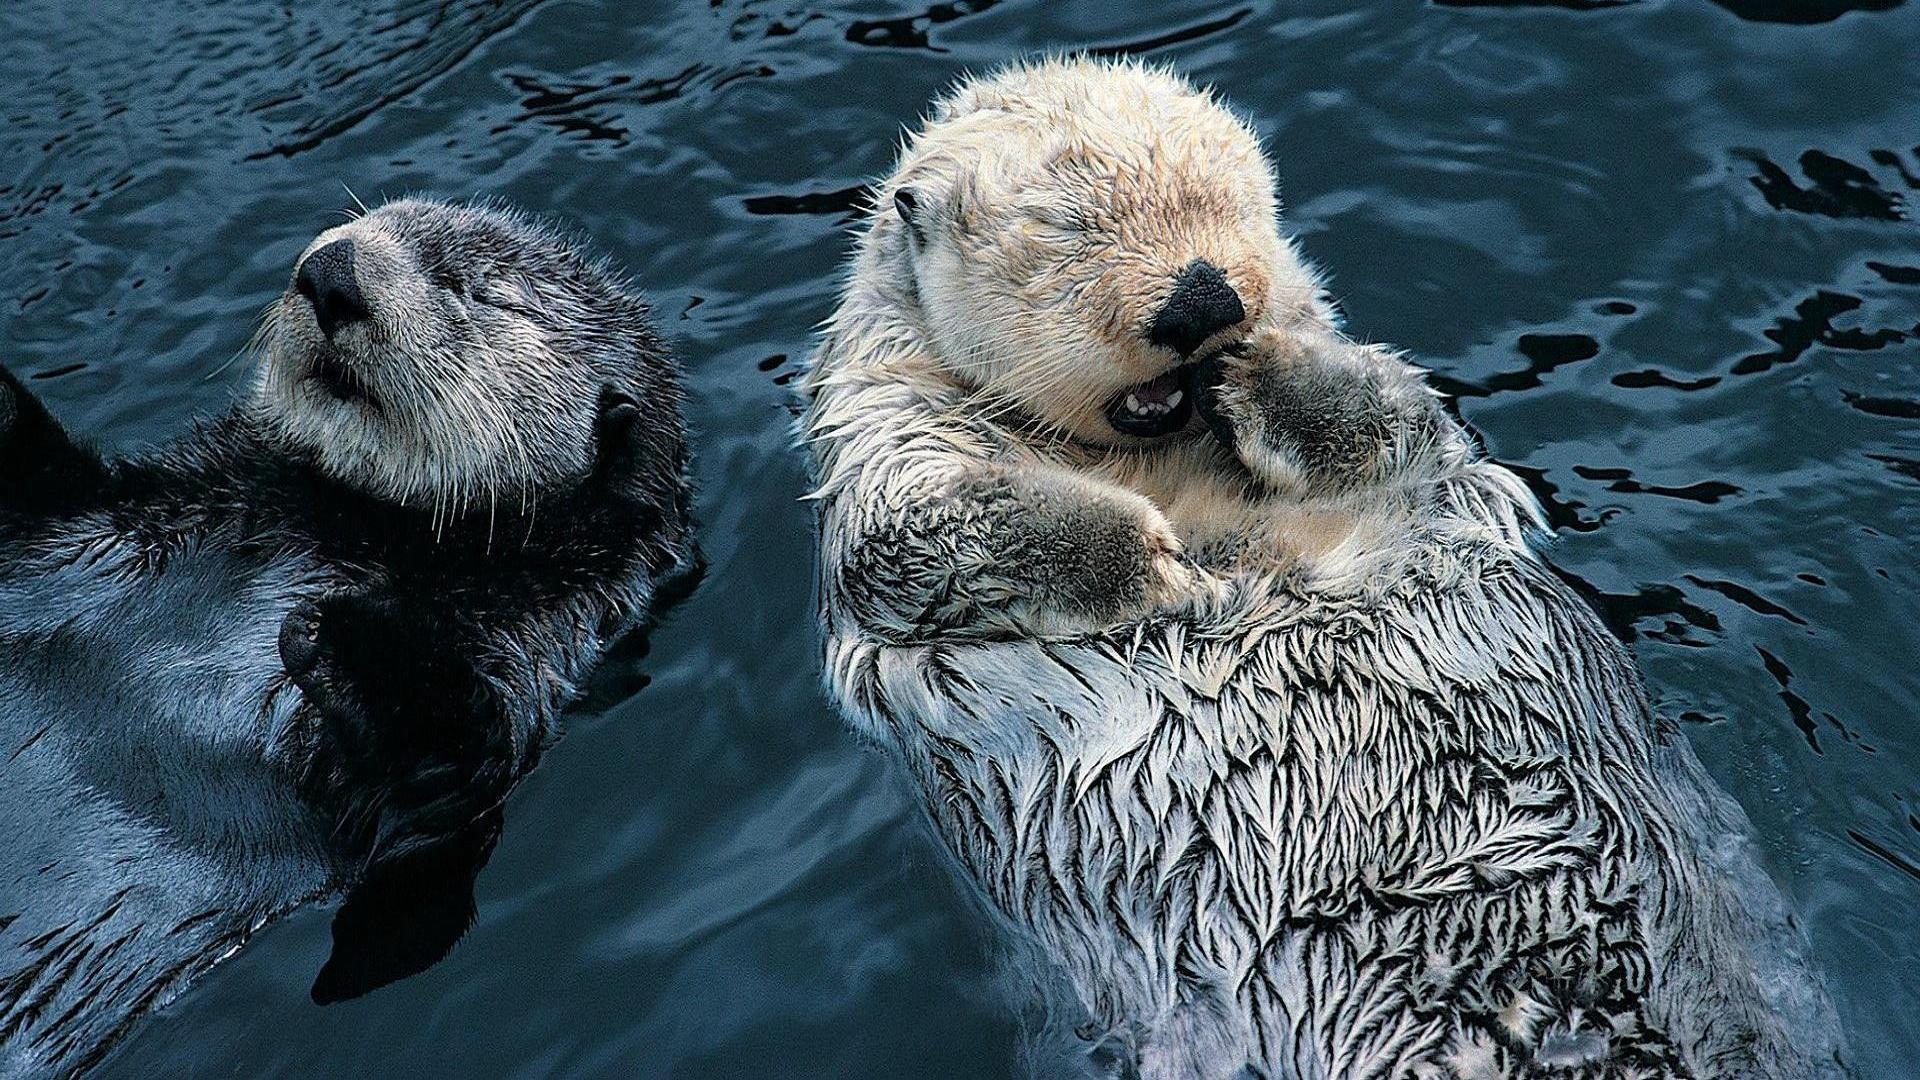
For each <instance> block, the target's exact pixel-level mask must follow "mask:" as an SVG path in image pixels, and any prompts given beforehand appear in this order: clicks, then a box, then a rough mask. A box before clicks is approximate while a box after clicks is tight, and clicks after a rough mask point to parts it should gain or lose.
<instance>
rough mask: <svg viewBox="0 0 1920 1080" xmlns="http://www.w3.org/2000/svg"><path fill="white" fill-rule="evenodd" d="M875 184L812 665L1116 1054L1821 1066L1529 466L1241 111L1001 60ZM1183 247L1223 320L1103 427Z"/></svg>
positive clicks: (1432, 1066)
mask: <svg viewBox="0 0 1920 1080" xmlns="http://www.w3.org/2000/svg"><path fill="white" fill-rule="evenodd" d="M902 191H905V192H907V193H908V197H907V198H906V199H905V200H899V199H897V196H898V194H899V193H900V192H902ZM878 202H879V211H878V212H877V213H876V214H875V216H874V218H873V220H872V223H871V225H870V227H869V229H868V231H867V232H866V234H865V236H864V237H863V239H862V241H861V244H860V248H859V251H858V254H857V256H856V258H855V261H854V264H853V267H852V273H851V277H850V280H849V281H848V283H847V286H846V291H845V295H844V297H843V300H842V303H841V305H840V308H839V310H838V311H837V312H836V313H835V315H834V316H833V318H832V319H831V320H830V321H829V323H828V325H827V328H826V332H825V336H824V340H823V341H822V343H821V346H820V349H819V351H818V353H817V354H816V355H815V357H814V363H813V367H812V369H811V371H810V374H809V376H808V380H807V383H806V389H807V392H808V394H809V399H810V400H809V408H808V411H807V413H806V416H805V418H804V422H803V424H804V433H805V437H806V439H807V441H808V443H809V445H810V446H811V448H812V449H813V451H814V453H815V455H816V458H817V462H818V477H819V488H818V492H817V498H818V499H819V500H820V508H821V550H822V578H823V602H824V616H825V622H826V630H827V679H828V684H829V687H830V689H831V692H832V693H833V695H834V696H835V697H836V699H837V700H838V701H839V702H840V703H841V705H842V707H843V708H844V710H845V712H846V714H847V715H848V717H849V718H850V719H851V721H852V722H853V723H854V724H855V725H856V726H857V727H858V728H859V729H860V730H861V731H863V732H864V733H866V734H867V735H869V736H871V737H872V738H874V739H875V740H876V741H878V742H879V743H880V744H881V745H883V746H885V747H886V748H888V750H889V751H890V752H892V753H893V754H894V755H896V756H897V757H898V759H899V760H900V761H902V762H903V763H904V765H905V766H906V768H907V769H908V770H909V771H910V773H911V775H912V777H913V778H914V781H915V782H916V784H917V785H918V787H919V788H920V790H921V793H922V794H923V796H924V800H925V805H926V809H927V811H928V814H929V816H930V818H931V820H932V822H933V824H934V825H935V827H936V829H937V830H938V831H939V833H940V835H941V836H942V838H943V839H944V840H945V842H946V843H947V845H948V846H949V848H950V849H951V850H952V851H953V853H954V855H955V856H956V858H957V860H958V862H959V864H960V865H961V867H963V868H964V870H965V872H966V873H967V874H968V875H969V876H970V877H971V878H972V880H973V881H974V882H976V883H977V884H978V885H979V886H980V888H981V889H982V890H983V891H984V892H985V894H986V895H987V897H988V898H989V899H990V900H991V901H992V903H993V904H994V906H995V907H996V908H997V909H998V910H999V911H1000V912H1001V913H1003V914H1004V915H1005V916H1006V918H1007V919H1008V921H1009V922H1010V924H1011V925H1012V926H1013V928H1014V929H1015V930H1016V932H1017V934H1018V936H1019V937H1020V938H1021V939H1023V940H1025V941H1027V942H1029V943H1030V944H1031V945H1032V946H1033V948H1034V950H1035V951H1036V952H1037V954H1038V955H1039V956H1040V957H1041V958H1042V959H1043V960H1044V961H1045V962H1046V963H1047V964H1048V965H1050V966H1052V967H1053V968H1055V969H1057V970H1059V971H1062V972H1064V973H1065V976H1066V978H1067V980H1068V982H1069V983H1070V984H1071V985H1072V986H1073V988H1074V989H1075V991H1076V992H1077V994H1078V996H1079V998H1080V1004H1081V1005H1082V1006H1083V1007H1084V1008H1085V1009H1086V1011H1087V1012H1088V1013H1089V1014H1090V1015H1091V1017H1092V1018H1093V1020H1094V1022H1095V1028H1096V1030H1098V1031H1100V1032H1103V1033H1104V1034H1105V1035H1106V1036H1107V1038H1108V1039H1109V1040H1117V1041H1118V1042H1119V1043H1121V1044H1122V1045H1124V1046H1125V1047H1127V1048H1128V1049H1129V1050H1130V1053H1131V1057H1132V1059H1133V1060H1134V1061H1135V1062H1136V1063H1137V1065H1138V1067H1139V1068H1140V1070H1141V1073H1142V1074H1143V1075H1144V1076H1147V1077H1150V1078H1165V1077H1221V1078H1225V1077H1241V1076H1261V1077H1272V1078H1279V1077H1380V1078H1388V1077H1409V1076H1413V1077H1497V1076H1563V1077H1601V1076H1606V1077H1614V1076H1620V1077H1628V1076H1632V1077H1655V1076H1676V1075H1691V1076H1770V1077H1789V1076H1793V1077H1799V1076H1809V1075H1834V1074H1838V1073H1839V1072H1840V1071H1841V1069H1842V1066H1841V1065H1840V1064H1838V1058H1839V1054H1840V1047H1841V1042H1842V1040H1841V1037H1840V1035H1839V1033H1838V1031H1837V1030H1836V1029H1835V1027H1834V1022H1833V1017H1832V1013H1831V1009H1830V1007H1829V1006H1828V1005H1827V1004H1826V1001H1825V998H1824V996H1823V994H1822V991H1821V989H1820V986H1819V982H1818V980H1817V978H1815V977H1814V976H1813V975H1812V973H1811V972H1810V970H1809V969H1808V968H1807V967H1806V965H1805V963H1804V960H1803V957H1802V955H1801V946H1800V944H1799V942H1798V940H1797V938H1796V936H1795V934H1794V932H1793V931H1792V929H1791V927H1790V924H1789V921H1788V918H1787V915H1786V911H1785V908H1784V906H1783V904H1782V903H1781V901H1780V899H1779V897H1778V895H1777V893H1775V892H1774V891H1773V889H1772V887H1771V885H1770V884H1769V883H1768V882H1767V881H1766V879H1765V877H1764V875H1763V874H1761V873H1760V871H1759V870H1758V869H1757V866H1756V864H1755V863H1754V861H1753V859H1752V856H1751V853H1750V850H1749V848H1748V847H1747V845H1746V843H1745V841H1744V839H1743V838H1742V836H1743V833H1742V830H1743V828H1744V820H1743V818H1742V815H1741V814H1740V812H1739V810H1738V808H1737V807H1734V806H1733V805H1732V804H1731V803H1730V802H1729V801H1728V800H1727V799H1726V798H1725V797H1724V796H1722V795H1720V794H1719V793H1718V792H1716V791H1714V790H1713V789H1712V788H1711V785H1710V784H1708V783H1707V782H1706V780H1705V778H1704V776H1703V775H1702V774H1701V772H1700V770H1699V768H1698V765H1697V763H1696V762H1694V760H1693V758H1692V755H1691V753H1690V751H1689V750H1688V748H1687V746H1686V744H1685V742H1684V740H1683V739H1680V738H1678V737H1677V736H1675V735H1674V734H1673V733H1672V732H1671V731H1668V730H1664V729H1662V728H1660V727H1659V726H1658V725H1657V724H1656V722H1655V720H1654V718H1653V717H1652V716H1651V715H1650V713H1649V711H1648V709H1647V705H1646V699H1645V696H1644V693H1643V691H1642V689H1641V687H1640V684H1639V680H1638V677H1637V675H1636V674H1635V672H1634V671H1633V668H1632V664H1631V661H1630V658H1629V657H1628V656H1627V655H1626V654H1625V653H1624V651H1623V650H1622V649H1621V648H1620V647H1619V646H1618V645H1617V644H1616V643H1615V642H1614V641H1613V640H1612V639H1611V638H1610V637H1609V636H1608V635H1607V634H1606V632H1605V629H1604V628H1603V627H1602V626H1601V625H1600V623H1599V622H1598V620H1597V619H1596V618H1595V617H1594V615H1593V614H1592V612H1591V611H1590V610H1588V609H1587V608H1586V606H1585V605H1584V604H1583V603H1582V602H1581V601H1580V600H1579V599H1578V598H1577V597H1576V596H1575V595H1574V594H1573V593H1571V592H1570V591H1569V590H1568V588H1567V587H1566V586H1565V585H1564V584H1563V583H1562V582H1561V581H1560V580H1559V579H1558V578H1557V577H1556V576H1555V575H1554V574H1553V573H1552V572H1551V571H1550V570H1548V569H1547V568H1546V567H1545V566H1544V565H1543V564H1542V563H1541V562H1540V561H1539V560H1538V558H1537V557H1536V556H1535V555H1534V554H1533V552H1532V551H1531V549H1530V548H1529V536H1530V534H1531V533H1532V532H1534V531H1535V530H1536V529H1537V527H1538V523H1539V519H1538V511H1537V507H1536V506H1535V504H1534V501H1533V500H1532V498H1531V497H1530V496H1529V495H1528V493H1527V492H1526V491H1525V489H1524V488H1523V487H1522V486H1521V484H1520V483H1519V482H1518V481H1517V479H1516V478H1515V477H1514V476H1513V475H1512V474H1511V473H1509V472H1507V471H1506V470H1504V469H1501V468H1499V467H1498V466H1496V465H1494V464H1492V463H1490V462H1487V461H1485V460H1484V459H1482V458H1481V457H1480V456H1479V455H1478V453H1477V452H1476V451H1475V450H1474V448H1473V446H1472V445H1471V443H1470V441H1469V440H1468V439H1467V437H1466V436H1465V434H1464V433H1463V432H1462V431H1461V430H1460V429H1459V427H1458V426H1457V425H1456V424H1454V423H1453V422H1451V421H1450V420H1449V419H1447V418H1446V417H1445V416H1444V415H1443V414H1442V413H1441V412H1440V411H1439V410H1438V408H1437V407H1436V404H1435V401H1434V398H1433V396H1432V395H1431V393H1429V392H1428V391H1427V390H1426V389H1425V387H1424V385H1423V384H1422V382H1421V380H1420V377H1419V373H1418V372H1417V371H1416V370H1414V369H1412V368H1410V367H1409V366H1407V365H1406V364H1405V363H1403V362H1402V361H1400V360H1399V359H1398V358H1397V357H1395V356H1393V355H1392V354H1391V353H1389V352H1387V351H1385V350H1380V349H1375V348H1369V347H1363V346H1359V345H1356V344H1354V343H1352V342H1350V341H1348V340H1346V339H1345V338H1343V337H1342V336H1341V335H1340V334H1339V333H1338V332H1337V330H1336V329H1335V328H1334V326H1333V325H1332V321H1331V319H1330V318H1329V315H1328V311H1327V308H1326V306H1325V305H1324V304H1323V303H1322V302H1321V300H1320V296H1319V291H1318V289H1317V286H1316V283H1315V280H1314V278H1313V276H1312V274H1311V273H1310V272H1309V271H1308V270H1307V269H1306V268H1305V267H1304V265H1303V264H1302V263H1301V261H1300V259H1299V258H1298V257H1297V256H1296V255H1295V254H1294V252H1293V250H1292V248H1291V246H1290V245H1289V244H1288V243H1287V242H1286V240H1284V239H1283V238H1282V236H1281V235H1280V233H1279V230H1278V225H1277V219H1276V211H1275V203H1274V194H1273V185H1272V181H1271V179H1270V175H1269V170H1268V168H1267V165H1266V163H1265V161H1264V159H1263V157H1262V155H1261V153H1260V150H1259V148H1258V145H1257V143H1256V141H1255V139H1254V138H1253V136H1252V135H1251V134H1250V133H1249V132H1248V130H1247V128H1246V127H1245V126H1244V125H1243V124H1241V123H1240V122H1239V121H1237V120H1236V119H1235V118H1234V117H1233V116H1232V115H1231V114H1229V113H1228V112H1227V111H1226V110H1225V109H1223V108H1222V107H1220V106H1219V105H1218V104H1217V103H1216V102H1214V101H1213V100H1211V99H1210V98H1209V97H1208V96H1207V95H1205V94H1203V93H1200V92H1196V91H1194V90H1193V89H1191V88H1190V87H1189V86H1188V85H1187V84H1186V83H1184V82H1183V81H1181V80H1180V79H1178V78H1176V77H1174V76H1172V75H1170V74H1167V73H1165V72H1163V71H1157V70H1151V69H1147V68H1143V67H1140V66H1138V65H1136V64H1127V63H1119V64H1107V63H1097V62H1092V61H1079V60H1058V61H1047V62H1043V63H1037V64H1033V65H1028V66H1021V67H1016V68H1013V69H1011V70H1009V71H1006V72H1003V73H1000V74H998V75H994V76H992V77H989V78H986V79H981V80H977V81H972V82H969V83H967V84H966V85H964V86H962V87H960V88H959V89H957V90H956V91H954V92H953V94H952V95H950V96H949V97H948V98H947V99H946V100H944V101H942V102H941V103H939V104H938V105H937V106H936V107H935V109H934V112H933V115H932V120H931V121H930V123H929V124H928V125H927V126H926V127H925V129H924V130H922V131H920V132H919V133H917V134H915V135H914V136H912V137H911V138H910V139H909V140H908V142H907V144H906V146H905V148H904V149H903V151H902V153H901V158H900V164H899V168H898V169H897V170H896V172H895V174H894V175H893V176H892V177H890V178H888V180H887V181H886V182H885V183H884V184H883V185H882V187H881V190H880V198H879V200H878ZM1197 257H1201V258H1206V259H1207V260H1209V261H1211V262H1214V263H1215V264H1216V265H1218V266H1220V267H1221V268H1223V269H1224V270H1225V271H1226V275H1227V277H1228V279H1229V280H1230V282H1231V283H1232V285H1233V287H1234V288H1235V289H1236V291H1238V292H1239V293H1240V294H1241V295H1242V297H1243V298H1244V299H1245V301H1246V303H1245V306H1246V314H1247V318H1246V320H1245V322H1244V323H1243V324H1242V325H1241V326H1239V327H1233V328H1229V329H1228V330H1227V331H1225V332H1223V333H1222V334H1220V335H1219V337H1220V338H1221V339H1222V340H1220V341H1217V342H1212V343H1209V344H1208V346H1207V347H1206V348H1205V349H1204V350H1202V351H1201V353H1200V354H1198V355H1203V357H1204V362H1202V363H1200V364H1199V365H1198V366H1197V368H1196V369H1195V370H1194V373H1193V378H1192V381H1191V383H1190V385H1192V386H1193V387H1194V391H1195V393H1196V394H1198V395H1200V396H1202V397H1203V399H1204V400H1202V402H1201V408H1200V410H1199V412H1200V413H1201V416H1200V418H1197V419H1196V420H1195V421H1194V422H1193V423H1192V424H1191V425H1190V426H1189V427H1188V428H1187V429H1186V430H1184V431H1179V432H1175V433H1172V434H1169V435H1166V436H1164V437H1162V438H1160V439H1157V440H1142V439H1138V438H1130V437H1127V436H1123V435H1120V434H1118V433H1117V432H1116V431H1115V430H1114V429H1113V428H1112V427H1111V426H1109V425H1108V424H1107V422H1106V418H1105V415H1104V414H1103V412H1102V410H1101V408H1100V406H1101V404H1102V403H1103V402H1105V401H1109V400H1111V399H1112V396H1113V395H1114V394H1115V393H1116V392H1118V391H1120V390H1123V389H1124V388H1126V387H1128V386H1132V385H1135V384H1139V383H1141V382H1143V381H1145V380H1150V379H1154V378H1156V377H1158V376H1161V375H1163V374H1165V373H1166V372H1168V371H1170V370H1174V369H1176V368H1178V367H1180V366H1181V365H1185V364H1188V363H1190V359H1191V358H1187V357H1180V356H1175V355H1173V354H1172V353H1171V352H1170V351H1168V350H1166V349H1161V348H1156V347H1154V346H1152V345H1151V344H1150V343H1149V342H1148V341H1147V340H1145V338H1144V336H1143V329H1144V327H1145V326H1146V325H1147V324H1149V323H1150V321H1151V319H1152V317H1153V313H1154V311H1155V309H1156V307H1157V305H1158V304H1159V303H1161V302H1162V301H1163V300H1164V299H1165V297H1166V296H1167V295H1168V293H1169V291H1170V289H1171V280H1172V277H1173V275H1175V274H1176V273H1177V272H1178V271H1179V269H1180V268H1181V267H1183V266H1185V265H1187V264H1188V262H1189V261H1190V260H1192V259H1194V258H1197ZM1229 446H1230V447H1231V450H1229V449H1228V447H1229Z"/></svg>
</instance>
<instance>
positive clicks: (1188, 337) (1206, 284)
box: [1147, 259, 1247, 356]
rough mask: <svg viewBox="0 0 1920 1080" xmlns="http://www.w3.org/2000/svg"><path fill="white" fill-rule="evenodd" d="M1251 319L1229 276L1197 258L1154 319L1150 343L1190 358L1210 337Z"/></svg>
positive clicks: (1174, 284)
mask: <svg viewBox="0 0 1920 1080" xmlns="http://www.w3.org/2000/svg"><path fill="white" fill-rule="evenodd" d="M1246 317H1247V309H1246V308H1245V307H1243V306H1242V305H1241V303H1240V294H1239V293H1237V292H1234V291H1233V286H1231V285H1229V284H1227V275H1225V274H1223V273H1221V272H1220V268H1219V267H1217V266H1215V265H1213V264H1212V263H1210V262H1208V261H1206V260H1205V259H1195V260H1193V261H1192V262H1190V263H1188V264H1187V268H1186V269H1185V270H1182V271H1180V276H1179V277H1177V278H1175V279H1174V281H1173V295H1172V296H1170V297H1168V298H1167V303H1166V306H1165V307H1163V308H1161V309H1160V314H1158V315H1156V316H1154V319H1153V326H1152V327H1150V328H1149V329H1148V331H1147V340H1148V341H1151V342H1153V343H1154V344H1155V345H1161V346H1165V347H1166V348H1169V349H1172V350H1173V351H1175V352H1177V353H1179V354H1180V355H1181V356H1189V355H1191V354H1192V353H1193V351H1194V350H1195V349H1198V348H1199V347H1200V345H1201V343H1202V342H1204V341H1206V340H1207V339H1208V338H1210V337H1212V336H1213V335H1215V334H1217V333H1219V332H1220V331H1222V330H1225V329H1226V328H1227V327H1229V326H1233V325H1235V324H1236V323H1238V322H1239V321H1240V320H1242V319H1244V318H1246Z"/></svg>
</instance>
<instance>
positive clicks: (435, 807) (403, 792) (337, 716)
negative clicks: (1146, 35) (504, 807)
mask: <svg viewBox="0 0 1920 1080" xmlns="http://www.w3.org/2000/svg"><path fill="white" fill-rule="evenodd" d="M450 640H458V638H457V635H455V634H454V633H452V631H451V628H449V627H447V626H444V625H441V624H439V623H436V622H435V621H434V620H433V619H431V618H429V617H425V616H421V615H418V614H409V613H408V612H407V610H406V608H405V606H404V605H400V604H396V603H393V602H390V601H384V600H378V599H374V598H372V597H367V596H362V595H356V594H340V595H335V596H329V597H322V598H320V599H318V600H305V601H302V602H300V603H299V604H297V605H296V606H295V607H294V608H293V610H292V611H290V612H288V614H287V616H286V618H285V620H284V621H282V623H281V625H280V640H279V646H280V659H281V662H282V664H284V665H285V667H286V671H287V675H288V676H289V677H290V678H291V679H292V681H293V683H294V685H295V686H297V687H299V689H300V692H301V693H302V694H303V695H305V696H306V699H307V701H308V703H309V704H311V705H312V706H313V710H314V713H315V714H316V715H315V719H316V723H315V725H314V729H313V732H312V740H313V761H312V764H311V768H310V771H309V775H310V777H311V778H312V783H313V786H314V787H315V789H316V794H317V796H318V797H319V798H320V799H321V800H322V801H324V802H326V803H327V804H329V805H330V806H332V807H334V808H335V809H336V810H338V811H339V812H340V814H341V816H342V819H343V820H344V821H346V822H347V823H349V824H350V825H351V826H352V828H353V830H354V831H355V832H357V833H359V834H361V835H363V836H364V837H365V838H366V840H367V841H368V843H369V844H370V845H371V848H370V849H371V850H373V851H375V852H377V853H380V854H382V855H386V854H394V853H399V852H403V851H405V850H408V849H410V848H411V847H412V846H414V845H417V844H424V843H431V842H434V840H435V838H437V837H440V836H442V835H445V834H446V833H449V832H451V831H454V830H457V829H460V828H462V827H464V826H465V824H466V823H467V822H468V821H470V820H471V819H472V818H473V816H474V814H475V813H477V812H479V811H480V810H484V809H485V808H487V807H489V806H492V805H494V804H495V803H497V802H498V801H499V798H500V797H502V796H504V794H505V791H506V788H507V787H508V786H510V784H511V779H512V776H511V773H512V762H513V760H514V758H513V738H512V732H511V730H510V729H509V727H508V725H506V724H505V723H504V722H503V721H502V720H501V717H500V716H499V711H498V709H497V708H495V707H494V706H493V703H492V701H493V699H492V697H491V696H490V695H489V694H488V693H487V691H486V687H485V683H484V679H483V677H482V676H481V674H480V673H479V672H478V671H477V670H476V669H475V668H474V667H473V666H472V665H471V664H470V663H468V662H466V661H464V660H463V659H462V658H460V657H459V656H458V655H457V654H456V653H455V652H454V651H453V649H452V648H450V647H449V646H448V642H449V641H450Z"/></svg>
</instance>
